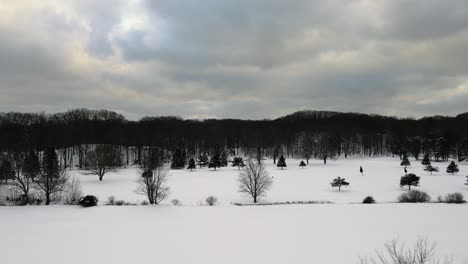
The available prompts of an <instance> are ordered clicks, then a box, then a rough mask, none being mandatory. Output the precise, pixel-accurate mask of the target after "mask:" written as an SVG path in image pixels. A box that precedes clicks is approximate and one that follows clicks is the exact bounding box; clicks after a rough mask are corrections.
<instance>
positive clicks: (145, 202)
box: [140, 200, 149, 205]
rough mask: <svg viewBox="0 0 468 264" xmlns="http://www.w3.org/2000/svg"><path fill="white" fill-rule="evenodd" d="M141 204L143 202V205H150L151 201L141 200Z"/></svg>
mask: <svg viewBox="0 0 468 264" xmlns="http://www.w3.org/2000/svg"><path fill="white" fill-rule="evenodd" d="M140 204H141V205H148V204H149V202H148V201H146V200H144V201H141V203H140Z"/></svg>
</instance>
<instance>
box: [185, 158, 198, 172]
mask: <svg viewBox="0 0 468 264" xmlns="http://www.w3.org/2000/svg"><path fill="white" fill-rule="evenodd" d="M196 168H197V166H196V165H195V160H194V159H193V158H191V159H190V160H189V163H188V167H187V169H188V170H190V171H193V169H196Z"/></svg>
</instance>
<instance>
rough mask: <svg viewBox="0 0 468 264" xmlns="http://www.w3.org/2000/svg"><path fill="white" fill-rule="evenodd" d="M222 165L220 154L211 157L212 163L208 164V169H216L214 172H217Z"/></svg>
mask: <svg viewBox="0 0 468 264" xmlns="http://www.w3.org/2000/svg"><path fill="white" fill-rule="evenodd" d="M221 165H222V164H221V159H220V156H219V154H217V153H216V154H214V155H213V156H212V157H211V160H210V163H209V164H208V168H209V169H211V168H214V170H216V168H220V167H221Z"/></svg>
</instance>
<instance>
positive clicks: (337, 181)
mask: <svg viewBox="0 0 468 264" xmlns="http://www.w3.org/2000/svg"><path fill="white" fill-rule="evenodd" d="M330 184H331V186H332V187H338V191H341V187H342V186H344V187H348V186H349V182H347V181H346V179H345V178H341V177H338V178H335V179H333V181H332V182H331V183H330Z"/></svg>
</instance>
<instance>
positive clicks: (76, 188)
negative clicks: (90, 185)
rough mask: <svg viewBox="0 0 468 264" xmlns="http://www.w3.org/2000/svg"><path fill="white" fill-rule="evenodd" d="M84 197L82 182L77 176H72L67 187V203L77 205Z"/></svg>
mask: <svg viewBox="0 0 468 264" xmlns="http://www.w3.org/2000/svg"><path fill="white" fill-rule="evenodd" d="M81 197H83V191H82V188H81V182H80V180H79V179H78V178H77V177H75V176H74V177H72V178H71V179H70V181H69V182H68V184H67V187H66V189H65V201H64V202H65V204H68V205H77V204H78V201H79V200H80V198H81Z"/></svg>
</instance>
